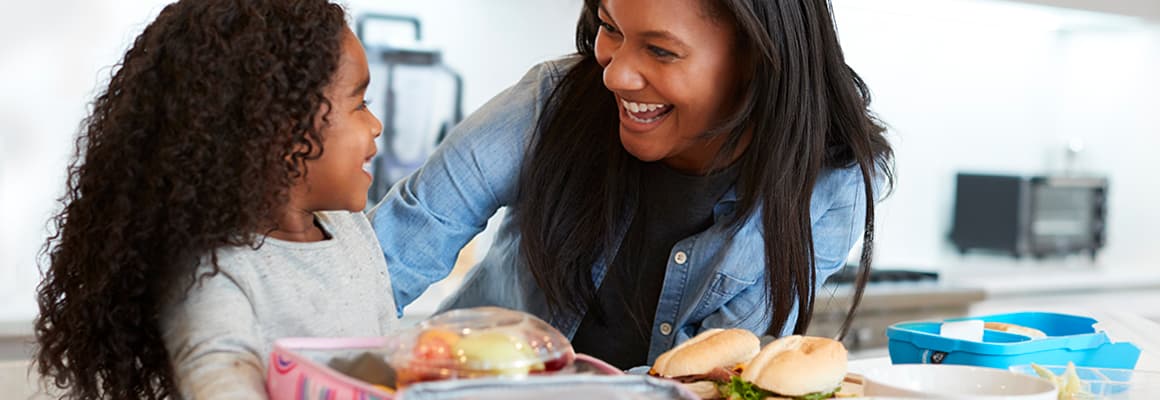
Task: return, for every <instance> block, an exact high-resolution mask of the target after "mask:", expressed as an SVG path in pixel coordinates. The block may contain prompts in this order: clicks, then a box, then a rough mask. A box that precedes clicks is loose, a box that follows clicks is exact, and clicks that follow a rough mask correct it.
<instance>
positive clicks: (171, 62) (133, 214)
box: [35, 0, 346, 399]
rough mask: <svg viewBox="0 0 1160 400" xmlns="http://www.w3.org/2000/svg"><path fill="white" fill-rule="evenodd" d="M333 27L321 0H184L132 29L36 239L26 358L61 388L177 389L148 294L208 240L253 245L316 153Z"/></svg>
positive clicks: (339, 16) (93, 394)
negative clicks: (36, 273) (34, 301)
mask: <svg viewBox="0 0 1160 400" xmlns="http://www.w3.org/2000/svg"><path fill="white" fill-rule="evenodd" d="M345 27H346V17H345V12H344V11H343V9H342V7H340V6H338V5H335V4H331V3H329V2H328V1H327V0H182V1H178V2H177V3H174V4H171V5H169V6H167V7H165V9H164V10H163V11H161V13H160V15H159V16H158V17H157V19H156V20H155V21H153V23H151V24H150V25H149V26H148V27H147V28H145V31H144V32H143V33H142V34H141V35H140V36H138V37H137V38H136V40H135V41H134V43H133V45H132V47H131V48H130V49H129V50H128V52H126V53H125V57H124V60H122V61H121V63H120V64H119V65H118V66H117V67H116V69H115V72H114V74H113V76H112V79H111V80H110V82H109V86H108V88H107V89H106V90H105V91H104V92H102V93H100V94H99V95H98V96H97V98H96V100H95V101H94V103H93V105H92V113H91V114H90V115H89V116H88V117H87V119H86V120H85V121H84V124H83V127H82V129H81V134H80V137H79V138H78V139H77V142H76V155H75V158H74V159H73V161H72V163H71V165H70V167H69V170H68V182H67V187H66V192H65V194H64V196H63V197H62V198H61V199H60V201H61V203H62V206H63V209H62V210H61V211H60V212H59V213H58V214H56V215H55V216H54V217H53V219H52V220H51V222H52V227H53V229H54V230H53V232H52V235H51V236H50V237H49V238H48V240H47V241H46V243H45V246H44V250H43V251H44V253H45V254H47V256H48V261H49V266H48V268H46V269H45V271H44V280H43V281H42V282H41V284H40V287H39V288H38V293H37V297H38V302H39V305H40V314H39V316H38V317H37V319H36V323H35V329H36V335H37V340H38V342H39V346H38V348H37V350H36V356H35V358H36V360H35V361H36V368H37V370H38V372H39V373H40V374H41V375H43V376H44V377H45V381H46V382H49V381H51V383H52V384H53V385H55V386H56V387H57V388H60V389H63V390H64V393H63V396H62V397H66V398H114V399H128V398H142V399H161V398H166V397H168V396H169V395H170V394H171V393H173V388H174V382H173V372H172V368H171V366H170V362H169V357H168V354H167V352H166V348H165V345H164V343H163V342H162V338H161V333H160V329H159V327H158V309H159V304H160V303H161V301H162V299H164V298H166V297H167V296H169V295H170V294H171V293H175V291H177V290H187V289H188V286H186V285H182V284H180V283H178V282H188V280H187V279H184V278H185V277H186V276H192V275H193V274H195V270H196V267H197V264H198V262H199V259H201V258H202V257H208V258H209V259H210V260H216V257H215V256H214V254H215V253H214V249H216V248H219V247H222V246H240V245H249V246H257V245H258V244H259V242H260V240H261V236H262V235H260V234H255V232H260V231H261V230H263V229H268V228H269V226H270V224H271V221H273V215H274V213H275V212H277V211H278V210H279V209H280V208H281V207H282V206H283V205H284V204H285V203H286V200H287V198H288V192H289V188H290V186H291V183H292V182H293V181H294V180H295V179H296V178H297V177H299V176H302V175H303V174H304V173H305V171H304V170H303V168H304V167H303V166H304V164H303V161H304V160H307V159H312V158H316V157H317V156H318V155H319V154H320V152H321V143H322V140H321V137H320V134H319V132H318V130H317V128H316V126H315V118H316V117H317V116H319V115H322V116H325V114H326V113H327V110H329V103H328V102H327V101H326V98H325V97H324V95H323V91H324V89H325V87H326V86H327V85H328V84H329V83H330V81H331V76H332V75H333V74H334V71H335V70H336V68H337V64H338V60H339V55H340V52H341V35H342V34H343V31H344V29H345ZM214 272H215V273H216V272H217V268H216V264H215V267H214Z"/></svg>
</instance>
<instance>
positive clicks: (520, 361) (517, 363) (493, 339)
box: [452, 331, 544, 375]
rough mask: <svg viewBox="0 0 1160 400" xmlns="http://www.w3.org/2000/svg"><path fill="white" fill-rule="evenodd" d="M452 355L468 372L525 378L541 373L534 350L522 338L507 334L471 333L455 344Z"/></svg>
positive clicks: (542, 368) (498, 332)
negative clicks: (533, 372)
mask: <svg viewBox="0 0 1160 400" xmlns="http://www.w3.org/2000/svg"><path fill="white" fill-rule="evenodd" d="M452 354H453V356H454V357H455V360H456V361H457V362H458V363H459V364H461V365H463V367H464V368H463V369H466V370H470V371H487V372H492V373H494V374H495V375H526V374H528V373H529V372H532V371H543V370H544V363H542V362H540V360H539V358H538V357H537V356H536V350H535V349H533V348H532V346H530V345H529V344H528V342H527V341H526V340H524V339H523V338H521V337H519V336H517V335H512V334H509V333H507V332H500V331H483V332H473V333H471V334H469V335H466V336H464V337H462V338H460V339H459V341H458V342H456V343H455V345H454V346H453V347H452Z"/></svg>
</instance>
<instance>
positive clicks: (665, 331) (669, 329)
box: [661, 322, 673, 336]
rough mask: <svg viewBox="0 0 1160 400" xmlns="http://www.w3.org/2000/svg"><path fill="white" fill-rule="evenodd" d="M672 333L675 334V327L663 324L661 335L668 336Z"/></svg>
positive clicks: (666, 323)
mask: <svg viewBox="0 0 1160 400" xmlns="http://www.w3.org/2000/svg"><path fill="white" fill-rule="evenodd" d="M670 333H673V326H672V325H671V324H669V323H668V322H664V323H661V334H662V335H665V336H668V335H669V334H670Z"/></svg>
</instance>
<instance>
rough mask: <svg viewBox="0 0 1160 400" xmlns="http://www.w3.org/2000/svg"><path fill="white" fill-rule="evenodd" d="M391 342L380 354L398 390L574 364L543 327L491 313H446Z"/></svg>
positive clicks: (508, 313)
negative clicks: (435, 382) (385, 355)
mask: <svg viewBox="0 0 1160 400" xmlns="http://www.w3.org/2000/svg"><path fill="white" fill-rule="evenodd" d="M392 336H393V337H392V340H391V341H390V343H389V344H388V348H387V349H385V350H386V351H385V352H384V353H385V354H387V363H388V364H390V366H391V367H392V368H393V369H394V370H395V372H396V374H397V384H398V387H399V388H400V389H401V388H403V387H406V386H407V385H409V384H413V383H417V382H426V381H438V380H447V379H463V378H476V377H495V376H498V377H516V378H518V377H524V376H528V375H536V374H552V373H555V372H559V371H562V370H566V369H568V368H570V367H571V366H572V363H573V361H574V360H575V359H576V353H575V352H574V351H573V350H572V344H571V343H570V342H569V341H568V339H567V338H565V337H564V335H562V334H560V331H558V330H556V329H555V328H553V327H552V326H551V325H548V323H546V322H544V321H543V320H541V319H539V318H536V317H535V316H533V315H531V314H527V313H523V312H519V311H513V310H508V309H503V308H497V307H478V308H469V309H461V310H452V311H448V312H445V313H442V314H439V315H436V316H434V317H431V318H430V319H427V320H425V321H423V322H420V323H419V324H418V325H416V326H415V327H413V328H410V329H407V330H404V331H402V332H398V333H397V334H396V335H392Z"/></svg>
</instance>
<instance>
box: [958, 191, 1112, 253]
mask: <svg viewBox="0 0 1160 400" xmlns="http://www.w3.org/2000/svg"><path fill="white" fill-rule="evenodd" d="M1107 193H1108V180H1107V179H1106V178H1102V177H1081V176H1050V175H1040V176H1012V175H988V174H973V173H959V174H958V176H957V177H956V179H955V205H954V222H953V228H952V229H951V234H950V239H951V242H953V243H954V245H955V246H956V247H957V248H958V249H959V251H960V252H964V253H965V252H968V251H971V250H985V251H993V252H1003V253H1009V254H1011V255H1013V256H1016V257H1022V256H1032V257H1035V258H1042V257H1046V256H1052V255H1067V254H1074V253H1085V252H1086V253H1088V254H1089V255H1090V256H1091V257H1092V259H1095V257H1096V254H1097V252H1098V251H1099V250H1100V248H1102V247H1103V246H1104V232H1105V225H1106V216H1107Z"/></svg>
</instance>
